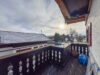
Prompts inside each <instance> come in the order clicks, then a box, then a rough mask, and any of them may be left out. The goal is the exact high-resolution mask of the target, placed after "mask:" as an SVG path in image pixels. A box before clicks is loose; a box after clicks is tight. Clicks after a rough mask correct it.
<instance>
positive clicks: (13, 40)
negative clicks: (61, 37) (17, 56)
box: [0, 31, 50, 56]
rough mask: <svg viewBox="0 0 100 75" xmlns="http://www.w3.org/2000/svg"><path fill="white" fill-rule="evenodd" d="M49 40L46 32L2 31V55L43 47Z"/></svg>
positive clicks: (0, 47) (0, 49)
mask: <svg viewBox="0 0 100 75" xmlns="http://www.w3.org/2000/svg"><path fill="white" fill-rule="evenodd" d="M49 41H50V39H49V38H48V37H46V36H45V35H44V34H36V33H23V32H12V31H0V56H4V55H8V54H12V53H16V52H21V51H26V50H31V49H34V48H38V47H42V46H44V45H46V44H47V42H49ZM37 43H38V44H37Z"/></svg>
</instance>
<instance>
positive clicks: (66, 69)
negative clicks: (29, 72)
mask: <svg viewBox="0 0 100 75" xmlns="http://www.w3.org/2000/svg"><path fill="white" fill-rule="evenodd" d="M85 70H86V66H83V65H81V64H80V63H79V62H78V60H77V58H74V57H71V58H70V60H69V61H66V63H65V64H64V65H63V67H58V66H55V65H49V66H48V67H44V69H42V70H41V71H38V72H37V73H36V75H85V72H86V71H85Z"/></svg>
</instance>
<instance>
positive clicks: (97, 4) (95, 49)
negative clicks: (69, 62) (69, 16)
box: [86, 0, 100, 75]
mask: <svg viewBox="0 0 100 75" xmlns="http://www.w3.org/2000/svg"><path fill="white" fill-rule="evenodd" d="M90 23H92V46H91V47H90V60H89V62H90V63H89V64H90V66H92V67H90V69H91V68H94V67H95V68H94V69H95V70H94V69H92V70H93V71H94V73H95V74H94V75H100V0H93V3H92V7H91V11H90V14H89V17H88V21H87V25H86V26H87V28H88V27H89V26H90ZM91 59H92V61H91ZM95 65H96V66H95ZM93 66H94V67H93ZM88 68H89V67H88ZM96 72H97V73H96ZM88 75H91V74H88Z"/></svg>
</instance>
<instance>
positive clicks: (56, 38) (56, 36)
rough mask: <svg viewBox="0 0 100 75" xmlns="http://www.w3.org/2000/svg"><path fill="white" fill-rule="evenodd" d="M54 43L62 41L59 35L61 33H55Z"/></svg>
mask: <svg viewBox="0 0 100 75" xmlns="http://www.w3.org/2000/svg"><path fill="white" fill-rule="evenodd" d="M54 41H55V42H58V41H60V35H59V33H55V35H54Z"/></svg>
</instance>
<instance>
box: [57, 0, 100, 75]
mask: <svg viewBox="0 0 100 75" xmlns="http://www.w3.org/2000/svg"><path fill="white" fill-rule="evenodd" d="M56 2H57V4H58V6H59V7H60V10H61V12H62V14H63V16H64V18H65V22H66V23H67V24H70V23H76V22H81V21H85V26H86V28H87V30H86V32H87V44H88V46H89V50H90V53H89V56H90V58H89V61H88V67H87V72H86V75H100V0H56Z"/></svg>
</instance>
